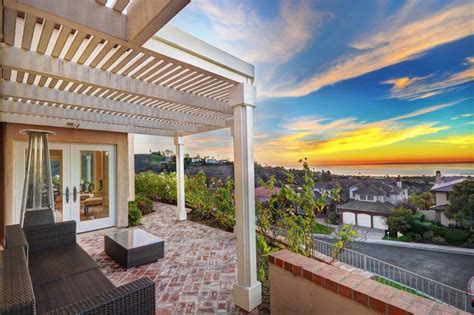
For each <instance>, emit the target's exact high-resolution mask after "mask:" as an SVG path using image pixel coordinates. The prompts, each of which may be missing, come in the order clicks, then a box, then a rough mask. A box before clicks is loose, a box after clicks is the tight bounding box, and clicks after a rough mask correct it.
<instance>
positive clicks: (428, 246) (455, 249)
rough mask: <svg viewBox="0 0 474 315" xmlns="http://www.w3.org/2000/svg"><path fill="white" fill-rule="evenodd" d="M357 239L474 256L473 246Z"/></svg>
mask: <svg viewBox="0 0 474 315" xmlns="http://www.w3.org/2000/svg"><path fill="white" fill-rule="evenodd" d="M314 236H315V237H318V238H325V239H335V237H333V236H330V235H326V234H314ZM355 241H356V242H363V243H370V244H378V245H387V246H396V247H405V248H411V249H422V250H429V251H433V252H441V253H452V254H461V255H472V256H474V249H471V248H462V247H451V246H442V245H434V244H421V243H408V242H399V241H388V240H374V239H356V240H355Z"/></svg>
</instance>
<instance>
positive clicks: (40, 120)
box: [0, 106, 175, 137]
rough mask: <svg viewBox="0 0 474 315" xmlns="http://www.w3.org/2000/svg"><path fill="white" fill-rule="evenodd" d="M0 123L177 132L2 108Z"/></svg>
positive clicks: (143, 132) (145, 131)
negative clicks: (24, 112) (4, 109)
mask: <svg viewBox="0 0 474 315" xmlns="http://www.w3.org/2000/svg"><path fill="white" fill-rule="evenodd" d="M0 121H4V122H10V123H16V124H30V125H38V126H52V127H62V128H73V129H87V130H99V131H104V130H107V131H111V132H121V133H136V134H146V135H153V136H164V137H172V136H173V135H174V134H175V132H173V131H164V130H159V129H150V128H141V127H134V126H123V125H115V124H106V123H97V122H91V121H77V120H74V119H65V118H58V117H50V116H36V115H24V114H19V113H9V112H3V111H2V109H1V106H0Z"/></svg>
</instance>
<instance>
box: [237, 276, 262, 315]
mask: <svg viewBox="0 0 474 315" xmlns="http://www.w3.org/2000/svg"><path fill="white" fill-rule="evenodd" d="M261 303H262V285H261V284H260V282H258V281H257V284H255V285H254V286H251V287H243V286H241V285H238V284H234V304H235V305H237V306H238V307H240V308H242V309H244V310H245V311H247V312H251V311H253V310H254V309H255V308H256V307H257V306H259V305H260V304H261Z"/></svg>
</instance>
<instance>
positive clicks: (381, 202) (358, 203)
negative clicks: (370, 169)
mask: <svg viewBox="0 0 474 315" xmlns="http://www.w3.org/2000/svg"><path fill="white" fill-rule="evenodd" d="M333 186H337V184H330V185H325V186H324V188H321V190H322V191H324V190H325V189H327V187H333ZM340 187H343V194H342V197H343V202H344V203H342V204H340V205H338V206H337V209H338V211H339V213H340V220H341V223H344V224H351V225H358V226H362V227H368V228H376V229H382V230H386V229H387V226H386V224H385V219H384V218H385V217H386V216H387V215H389V214H390V211H391V210H392V209H393V208H394V207H395V206H396V205H397V204H398V203H400V202H404V201H407V200H408V189H407V188H406V187H404V186H403V184H402V182H401V179H400V177H398V179H397V181H396V182H393V181H387V180H377V179H369V180H345V181H343V183H342V184H340Z"/></svg>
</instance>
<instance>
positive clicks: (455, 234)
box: [432, 225, 471, 245]
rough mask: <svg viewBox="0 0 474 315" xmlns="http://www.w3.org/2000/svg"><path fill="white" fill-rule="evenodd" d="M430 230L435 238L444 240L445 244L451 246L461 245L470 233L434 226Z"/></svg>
mask: <svg viewBox="0 0 474 315" xmlns="http://www.w3.org/2000/svg"><path fill="white" fill-rule="evenodd" d="M432 229H433V232H434V234H435V235H436V236H440V237H442V238H444V239H445V240H446V242H447V243H449V244H452V245H462V244H464V243H465V242H466V241H467V240H468V239H469V237H470V236H471V232H470V231H469V230H462V229H453V228H448V227H444V226H436V225H435V226H433V227H432Z"/></svg>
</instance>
